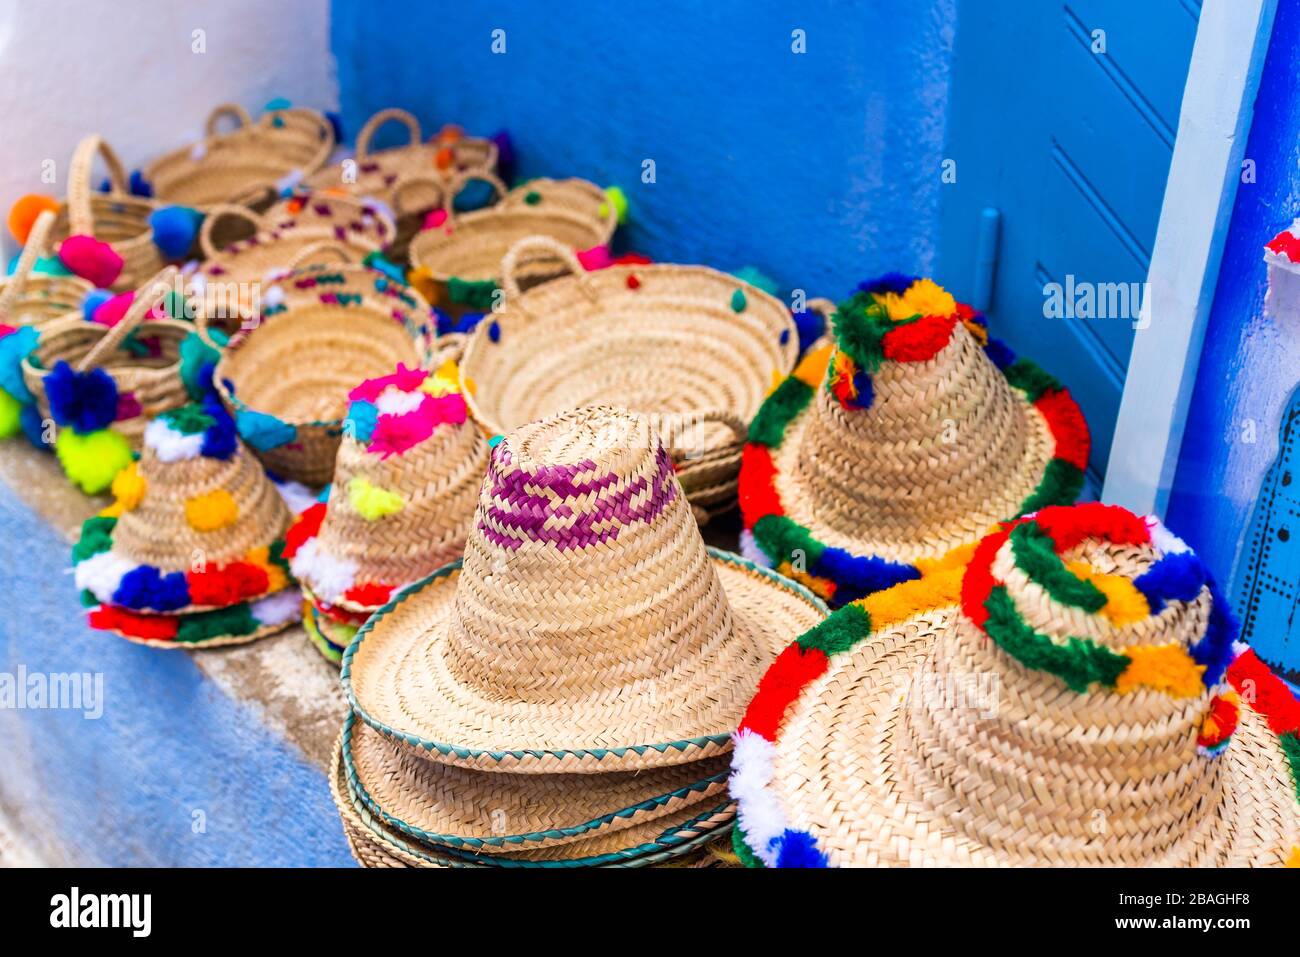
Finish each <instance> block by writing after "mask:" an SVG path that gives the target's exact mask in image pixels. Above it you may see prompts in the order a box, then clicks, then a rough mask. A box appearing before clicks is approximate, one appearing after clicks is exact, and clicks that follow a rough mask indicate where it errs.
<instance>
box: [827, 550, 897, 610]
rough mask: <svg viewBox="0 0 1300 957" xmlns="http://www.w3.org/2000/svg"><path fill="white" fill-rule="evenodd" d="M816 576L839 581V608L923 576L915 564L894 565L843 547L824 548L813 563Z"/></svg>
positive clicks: (837, 590)
mask: <svg viewBox="0 0 1300 957" xmlns="http://www.w3.org/2000/svg"><path fill="white" fill-rule="evenodd" d="M812 573H813V574H814V575H816V576H818V577H819V578H829V579H831V581H833V582H835V584H836V588H835V604H836V606H839V605H844V604H847V603H848V602H851V601H857V600H858V599H859V598H865V597H866V596H867V595H871V594H874V593H876V592H878V591H882V590H884V589H886V588H892V587H893V586H894V585H897V584H898V583H899V582H906V581H912V580H913V579H914V578H920V577H921V573H920V572H919V571H917V570H916V568H915V567H913V566H912V565H903V564H901V563H899V562H891V561H889V560H888V559H884V558H879V557H877V556H875V555H854V554H852V553H850V552H847V551H845V550H844V549H842V548H826V549H824V550H823V551H822V553H821V556H820V557H819V558H818V559H817V561H816V562H814V563H813V567H812Z"/></svg>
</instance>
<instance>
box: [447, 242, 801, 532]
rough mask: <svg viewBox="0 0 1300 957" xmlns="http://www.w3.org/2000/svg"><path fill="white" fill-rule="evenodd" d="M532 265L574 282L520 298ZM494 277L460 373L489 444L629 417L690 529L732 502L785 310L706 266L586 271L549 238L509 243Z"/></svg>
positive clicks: (788, 353)
mask: <svg viewBox="0 0 1300 957" xmlns="http://www.w3.org/2000/svg"><path fill="white" fill-rule="evenodd" d="M538 254H543V255H545V256H547V257H549V258H553V259H557V260H559V261H561V262H565V263H567V264H568V268H569V271H570V274H569V275H567V276H564V277H563V278H559V279H555V280H553V281H551V282H548V283H545V284H544V285H541V286H537V287H535V288H532V289H529V290H528V291H526V292H521V291H520V276H521V274H522V272H523V270H522V266H523V264H524V263H526V262H528V261H529V260H530V259H532V260H535V259H536V258H537V256H538ZM500 273H501V276H502V282H503V284H504V286H505V301H504V306H503V307H502V308H501V309H500V310H498V311H496V312H494V313H493V314H492V316H491V321H490V322H484V323H480V325H479V326H478V327H477V328H476V329H475V331H474V332H473V333H472V334H471V335H470V337H469V342H468V344H467V346H466V348H465V352H464V356H463V357H462V360H461V366H460V371H461V376H462V382H463V383H464V385H465V386H466V389H465V391H466V396H467V401H468V402H469V405H470V411H471V414H472V415H473V416H474V418H475V419H476V420H478V421H479V422H480V423H481V424H482V425H483V427H484V428H485V429H486V430H487V431H488V432H489V433H492V434H502V433H505V432H507V431H509V430H510V429H513V428H516V427H518V426H519V425H521V424H523V423H524V422H529V421H532V420H535V419H538V418H542V417H544V416H546V415H552V414H555V413H558V412H561V411H565V410H567V409H572V408H577V407H579V406H582V405H587V404H590V403H593V402H608V403H612V404H615V405H621V406H625V407H627V408H631V409H633V410H634V411H637V412H641V413H643V414H647V415H651V416H654V417H656V418H657V419H658V421H659V424H660V428H661V429H662V430H663V431H664V432H665V438H666V444H667V445H668V448H669V452H670V454H671V455H672V458H673V463H674V467H675V469H676V472H677V478H678V480H679V481H680V482H681V483H682V487H683V489H685V491H686V495H687V498H688V499H689V500H690V502H691V504H692V506H693V507H694V509H695V513H696V518H697V519H698V520H700V521H704V520H707V519H708V518H709V517H710V516H711V515H714V514H717V513H718V512H721V511H725V510H726V509H728V508H730V507H731V506H732V505H734V503H735V499H736V481H737V475H738V473H739V470H740V456H741V449H742V446H743V444H744V440H745V434H746V430H747V429H748V426H749V421H750V419H751V418H752V417H753V415H754V414H755V412H757V411H758V408H759V406H760V405H761V404H762V402H763V400H764V397H765V396H766V395H767V394H768V392H769V390H770V389H771V387H772V384H773V382H776V381H780V379H781V378H782V377H784V376H785V375H787V374H788V372H789V370H790V369H791V368H792V367H793V366H794V362H795V357H796V354H797V350H798V336H797V335H796V332H795V328H794V321H793V319H792V318H791V316H790V312H789V310H788V309H786V308H785V306H784V305H783V304H782V303H781V302H780V301H778V300H777V299H775V298H773V297H772V296H769V295H768V294H767V293H764V292H762V291H761V290H759V289H757V288H755V287H753V286H750V285H749V284H747V283H745V282H744V281H742V280H740V279H737V278H736V277H734V276H729V275H726V274H724V273H720V272H716V271H715V270H712V269H708V268H706V267H703V266H680V265H621V266H611V267H608V268H605V269H601V270H598V271H595V272H586V271H585V270H583V268H582V266H581V264H580V263H579V262H578V260H577V258H576V257H575V256H574V254H573V253H572V251H570V250H568V249H566V248H564V247H563V245H561V244H560V243H558V242H556V241H555V240H554V239H549V238H547V237H530V238H526V239H523V240H521V241H519V242H517V243H516V244H515V245H514V246H512V247H511V249H510V251H509V253H508V254H507V255H506V257H505V259H504V260H503V261H502V264H501V266H500ZM593 322H595V323H599V330H598V332H599V335H597V334H596V331H595V330H594V329H593ZM471 382H472V383H474V388H473V389H470V388H468V386H469V383H471Z"/></svg>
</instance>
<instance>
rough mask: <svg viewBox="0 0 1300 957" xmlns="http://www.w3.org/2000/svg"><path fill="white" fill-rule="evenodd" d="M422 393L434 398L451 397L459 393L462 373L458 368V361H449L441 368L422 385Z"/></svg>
mask: <svg viewBox="0 0 1300 957" xmlns="http://www.w3.org/2000/svg"><path fill="white" fill-rule="evenodd" d="M420 391H421V392H427V393H429V395H433V396H442V395H451V394H452V393H453V392H459V391H460V372H459V371H458V370H457V368H456V360H455V359H448V360H447V361H446V362H444V363H443V364H442V365H441V366H439V367H438V370H437V371H436V372H434V373H433V374H432V375H430V376H429V378H427V379H425V380H424V381H423V382H422V383H420Z"/></svg>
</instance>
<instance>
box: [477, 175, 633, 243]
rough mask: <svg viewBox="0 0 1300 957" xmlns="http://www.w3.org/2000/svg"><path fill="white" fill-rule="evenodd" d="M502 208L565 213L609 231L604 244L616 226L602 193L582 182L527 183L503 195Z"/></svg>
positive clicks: (556, 180) (552, 181)
mask: <svg viewBox="0 0 1300 957" xmlns="http://www.w3.org/2000/svg"><path fill="white" fill-rule="evenodd" d="M502 205H504V206H511V207H519V206H525V207H535V208H536V207H542V208H547V209H555V208H559V209H566V210H569V211H571V212H574V213H577V214H578V215H580V216H586V217H587V218H588V219H594V220H597V221H598V222H603V223H605V224H606V226H607V227H608V229H609V234H608V235H607V236H606V237H605V239H604V241H605V242H609V238H610V236H612V235H613V234H614V227H615V226H617V225H618V211H617V210H613V212H612V214H611V205H610V202H609V197H608V196H606V195H605V191H604V190H603V189H601V188H600V187H599V186H597V185H596V184H595V183H593V182H591V181H590V180H585V179H577V178H573V179H530V180H529V181H528V182H526V183H524V184H523V185H521V186H516V187H515V188H514V189H512V190H511V191H510V192H509V193H507V194H506V196H505V199H503V200H502Z"/></svg>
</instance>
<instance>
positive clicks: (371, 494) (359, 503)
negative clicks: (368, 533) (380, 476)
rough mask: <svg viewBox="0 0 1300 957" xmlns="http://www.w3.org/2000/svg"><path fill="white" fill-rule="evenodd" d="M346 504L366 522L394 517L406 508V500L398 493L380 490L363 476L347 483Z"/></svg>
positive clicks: (390, 490)
mask: <svg viewBox="0 0 1300 957" xmlns="http://www.w3.org/2000/svg"><path fill="white" fill-rule="evenodd" d="M348 502H349V503H350V504H351V505H352V508H353V510H354V511H355V512H356V513H357V514H358V515H360V516H361V517H362V518H364V519H365V520H366V521H367V522H375V521H378V520H379V519H381V518H384V517H385V516H388V515H395V514H396V513H398V512H400V511H401V510H402V509H404V508H405V507H406V499H404V498H403V497H402V495H401V493H400V492H394V491H393V490H392V489H386V488H380V487H379V486H377V485H375V484H374V483H372V482H371V481H370V480H369V479H367V478H364V477H363V476H356V477H355V478H353V479H352V480H351V481H349V482H348Z"/></svg>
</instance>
